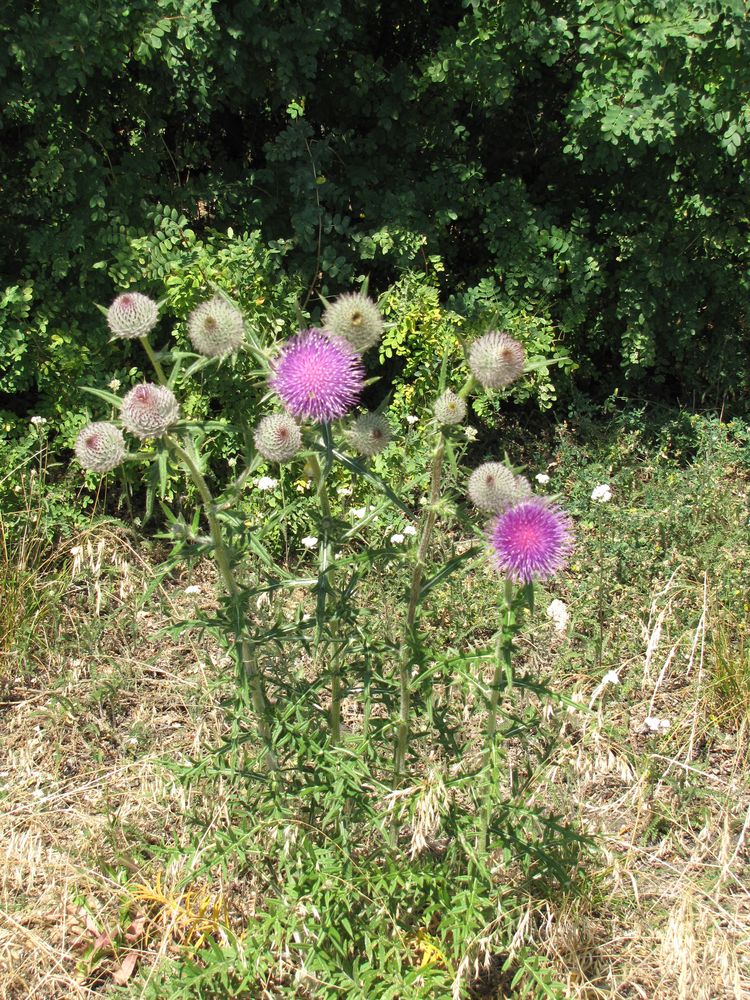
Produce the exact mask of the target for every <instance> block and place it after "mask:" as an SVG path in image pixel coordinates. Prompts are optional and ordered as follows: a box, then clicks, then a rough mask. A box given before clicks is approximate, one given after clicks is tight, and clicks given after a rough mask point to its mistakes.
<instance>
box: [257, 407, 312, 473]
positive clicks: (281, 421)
mask: <svg viewBox="0 0 750 1000" xmlns="http://www.w3.org/2000/svg"><path fill="white" fill-rule="evenodd" d="M253 439H254V441H255V447H256V448H257V449H258V451H259V452H260V454H261V455H262V456H263V458H266V459H268V461H269V462H288V461H289V460H290V459H291V458H294V456H295V455H296V454H297V452H298V451H299V450H300V449H301V447H302V434H301V432H300V429H299V427H298V426H297V424H296V422H295V421H294V419H293V418H292V417H290V416H289V414H288V413H271V414H269V415H268V416H267V417H263V419H262V420H261V422H260V423H259V424H258V426H257V427H256V428H255V433H254V435H253Z"/></svg>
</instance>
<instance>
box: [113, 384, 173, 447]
mask: <svg viewBox="0 0 750 1000" xmlns="http://www.w3.org/2000/svg"><path fill="white" fill-rule="evenodd" d="M121 418H122V424H123V427H124V428H125V430H126V431H130V433H131V434H134V435H135V436H136V437H137V438H141V440H145V439H146V438H157V437H161V436H162V434H166V432H167V431H168V430H169V428H170V427H171V426H172V425H173V424H176V423H177V421H178V420H179V419H180V407H179V405H178V403H177V400H176V398H175V395H174V393H173V392H172V390H171V389H168V388H167V387H166V386H165V385H154V384H153V383H152V382H144V383H143V384H142V385H136V386H134V387H133V388H132V389H131V390H130V392H128V393H127V394H126V396H125V398H124V399H123V401H122V410H121Z"/></svg>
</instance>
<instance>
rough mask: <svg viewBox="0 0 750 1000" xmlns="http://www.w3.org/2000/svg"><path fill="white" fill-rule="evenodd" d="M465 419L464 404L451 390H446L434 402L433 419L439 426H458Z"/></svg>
mask: <svg viewBox="0 0 750 1000" xmlns="http://www.w3.org/2000/svg"><path fill="white" fill-rule="evenodd" d="M465 417H466V402H465V401H464V400H463V399H462V398H461V397H460V396H459V395H457V394H456V393H455V392H453V390H452V389H446V390H445V392H444V393H442V395H440V396H438V398H437V399H436V400H435V419H436V420H437V422H438V423H439V424H444V425H447V426H451V425H453V424H460V423H461V422H462V421H463V420H464V419H465Z"/></svg>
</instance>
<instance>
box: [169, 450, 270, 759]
mask: <svg viewBox="0 0 750 1000" xmlns="http://www.w3.org/2000/svg"><path fill="white" fill-rule="evenodd" d="M165 441H166V443H167V445H168V447H169V448H171V449H172V451H173V452H174V453H175V455H177V457H178V458H179V459H180V461H181V462H182V464H183V465H184V466H185V468H186V469H187V471H188V473H189V475H190V478H191V479H192V480H193V482H194V483H195V486H196V489H197V490H198V493H199V494H200V498H201V501H202V503H203V509H204V511H205V514H206V518H207V520H208V525H209V528H210V531H211V539H212V541H213V552H214V559H215V560H216V565H217V567H218V570H219V575H220V576H221V579H222V582H223V583H224V587H225V589H226V591H227V593H228V594H229V597H230V598H231V600H232V602H233V604H234V607H235V613H236V614H237V616H238V617H237V620H236V621H235V623H234V627H235V635H236V639H237V643H238V644H239V667H240V680H241V683H242V684H243V686H245V690H247V685H249V689H250V691H249V693H250V696H251V699H252V704H253V710H254V711H255V715H256V717H257V720H258V731H259V733H260V735H261V738H262V740H263V742H264V743H265V746H266V753H267V758H266V766H267V767H268V769H269V770H271V771H275V770H277V769H278V764H277V762H276V756H275V754H274V752H273V747H272V741H271V726H270V721H269V720H270V711H269V706H268V700H267V698H266V695H265V692H264V689H263V679H262V677H261V675H260V671H259V670H258V663H257V659H256V656H255V653H254V652H253V649H252V646H251V644H250V643H249V642H248V640H247V639H246V638H245V637H244V636H243V635H242V622H241V621H240V620H239V600H238V599H239V596H240V588H239V586H238V584H237V579H236V577H235V575H234V570H233V569H232V563H231V560H230V558H229V552H228V551H227V547H226V544H225V542H224V536H223V534H222V530H221V524H220V523H219V519H218V518H217V517H216V509H215V504H214V498H213V497H212V496H211V491H210V490H209V488H208V483H207V482H206V480H205V478H204V476H203V473H202V472H201V470H200V468H199V467H198V463H197V461H196V459H195V457H194V456H193V455H192V454H191V453H190V451H189V450H188V449H186V448H183V447H182V445H180V444H179V442H178V441H176V440H175V439H174V438H173V437H171V436H170V435H166V436H165Z"/></svg>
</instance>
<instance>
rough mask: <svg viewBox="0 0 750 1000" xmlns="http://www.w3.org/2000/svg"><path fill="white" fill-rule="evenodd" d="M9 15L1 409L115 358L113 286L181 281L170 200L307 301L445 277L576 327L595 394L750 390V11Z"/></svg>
mask: <svg viewBox="0 0 750 1000" xmlns="http://www.w3.org/2000/svg"><path fill="white" fill-rule="evenodd" d="M0 27H2V34H3V41H4V44H3V45H2V46H1V47H0V105H1V106H2V112H1V113H0V137H1V138H2V143H1V144H0V183H1V184H2V188H3V195H4V207H5V216H6V225H5V233H4V239H3V241H2V246H1V247H0V259H1V260H2V269H3V273H4V274H5V286H6V287H5V288H4V290H2V291H0V378H1V379H2V387H3V391H4V393H5V396H4V397H3V398H4V403H3V401H2V399H3V398H0V405H5V406H6V407H10V408H13V409H16V410H19V409H21V410H22V409H23V408H24V406H26V405H30V404H31V403H32V402H33V403H37V402H38V397H39V396H40V395H41V397H42V400H43V401H44V400H45V399H46V400H53V399H54V400H60V398H61V397H60V384H61V376H62V382H63V384H67V383H68V382H70V383H73V382H75V381H77V380H81V379H82V378H84V379H85V378H90V376H89V375H88V373H89V372H91V371H92V370H93V371H96V370H97V369H99V368H101V367H102V366H103V357H104V355H106V354H107V353H108V348H107V344H106V332H105V331H104V329H103V325H102V323H101V322H100V317H99V316H98V315H97V313H96V312H95V311H94V310H93V309H92V305H91V303H92V301H105V302H106V301H108V300H109V299H110V298H111V297H112V295H113V293H114V291H115V290H116V289H115V288H114V287H113V285H117V286H118V287H121V286H122V284H123V283H124V282H126V281H127V282H128V283H132V284H139V285H140V284H143V282H144V280H145V279H147V278H148V279H150V280H154V266H155V265H154V259H153V257H149V256H148V255H149V254H151V250H149V249H148V246H147V242H144V241H148V238H149V237H152V236H153V233H154V230H155V228H156V231H157V233H158V232H159V229H158V224H157V225H156V226H155V223H154V216H155V213H157V211H160V212H161V213H162V215H161V217H163V215H164V212H163V210H162V209H159V208H158V206H165V205H166V206H170V209H172V208H173V209H174V211H175V212H176V213H177V215H178V216H181V217H184V219H185V226H184V228H185V229H187V230H190V231H191V232H194V233H196V234H198V236H201V235H202V234H204V233H205V231H207V230H212V229H215V230H219V231H221V232H225V231H226V230H227V228H228V227H230V226H231V227H233V229H234V231H235V232H237V233H243V232H253V231H256V230H257V231H258V232H259V233H260V234H261V240H262V244H263V246H264V247H265V249H264V250H263V253H264V254H265V253H267V252H269V251H270V252H271V253H272V254H275V257H276V261H277V263H278V267H279V268H280V269H283V270H285V271H286V272H287V273H291V274H292V277H293V281H294V282H296V283H298V284H299V285H300V287H301V288H302V289H303V290H310V289H312V291H313V292H317V291H322V292H324V293H325V294H332V293H335V292H337V291H339V290H341V289H343V288H345V287H348V286H349V285H350V284H351V282H352V280H353V279H354V278H356V277H357V276H358V275H359V273H360V272H362V271H363V270H364V271H366V272H367V273H369V274H370V275H371V288H374V289H376V290H377V289H379V290H381V291H382V290H384V289H385V288H386V287H387V286H388V285H390V284H393V283H394V282H395V281H396V280H398V279H399V278H400V277H401V275H402V274H403V272H404V270H412V271H416V270H426V271H428V272H434V273H437V274H438V275H439V282H440V289H441V294H442V296H443V298H444V299H448V292H450V294H451V297H450V299H449V301H447V302H446V305H447V306H448V307H449V308H450V309H452V310H455V311H456V312H457V313H458V314H460V315H462V316H464V317H465V318H466V319H467V320H469V321H471V322H474V321H484V320H487V321H488V322H489V321H496V322H502V323H505V324H509V323H511V322H512V321H514V320H516V321H517V320H518V317H524V316H526V317H532V318H533V320H534V322H535V323H541V324H543V325H544V326H545V328H549V329H551V330H554V332H555V335H556V338H557V341H558V342H561V343H563V344H564V345H565V347H566V348H567V349H568V350H569V352H570V353H571V355H572V356H573V357H574V358H575V360H576V361H577V362H578V364H579V365H580V368H579V371H578V374H577V376H576V377H577V379H578V381H579V384H580V385H582V386H583V387H584V388H587V389H588V390H589V391H594V392H598V393H609V392H611V391H612V390H613V389H614V388H620V387H622V388H625V389H628V388H629V389H638V390H639V391H645V392H647V393H650V394H653V393H654V392H663V393H669V394H672V395H674V394H681V395H682V396H683V398H690V399H692V398H693V394H694V393H698V394H699V395H700V396H701V397H703V398H705V399H706V400H707V401H708V402H711V403H713V402H714V401H716V400H717V399H719V398H720V397H721V395H722V394H723V393H725V392H727V391H729V392H732V391H734V392H735V393H737V394H738V395H741V393H742V390H744V389H746V387H747V386H746V379H747V376H746V374H743V373H746V371H747V360H748V359H747V353H746V351H747V347H746V342H747V327H748V302H749V301H750V298H749V297H748V292H750V271H749V269H748V262H749V254H748V216H747V203H748V201H747V199H748V193H749V188H750V185H749V182H748V139H747V135H748V128H750V108H749V106H748V103H747V94H748V92H750V59H748V40H749V32H750V21H749V20H748V18H747V13H746V6H745V4H744V2H743V0H710V2H709V0H645V2H644V0H638V2H636V0H619V2H615V0H505V2H503V3H497V2H496V0H462V2H459V0H440V2H437V0H407V2H403V0H402V2H400V3H395V2H393V0H377V2H373V0H321V2H320V3H318V4H316V5H314V6H312V7H311V6H309V5H308V6H302V5H298V4H292V3H282V4H279V3H268V2H267V0H226V2H222V3H213V2H212V0H156V2H149V3H146V2H145V0H135V2H128V3H124V4H113V3H106V2H105V3H100V2H98V0H97V2H94V0H75V3H73V2H71V0H61V2H60V3H58V4H54V5H51V4H44V3H41V2H40V0H32V2H23V3H22V2H21V0H9V2H7V3H6V4H5V5H4V11H3V14H2V23H1V24H0ZM162 235H163V234H162ZM171 240H178V237H177V236H175V235H174V234H172V235H166V236H164V238H163V239H161V240H160V242H159V245H158V249H159V253H160V254H161V263H160V266H161V268H162V273H160V275H159V277H160V278H165V277H166V276H167V275H168V274H169V273H171V271H172V264H173V257H174V256H176V255H177V251H178V250H179V251H180V252H181V251H182V250H184V247H180V246H179V245H178V243H176V242H170V241H171ZM282 251H283V252H282ZM250 252H252V249H248V253H250ZM282 258H283V259H282ZM124 261H125V262H126V263H123V262H124ZM436 262H437V263H438V264H439V267H438V268H437V271H436V270H435V264H436ZM256 266H257V265H256V264H253V267H256ZM251 269H252V268H251ZM143 290H144V291H149V288H144V289H143ZM305 294H306V293H304V292H303V298H304V295H305ZM310 301H311V303H312V304H314V302H315V298H314V295H313V296H312V297H311V298H310ZM24 394H26V395H24ZM63 396H64V393H63ZM19 400H20V402H19Z"/></svg>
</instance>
